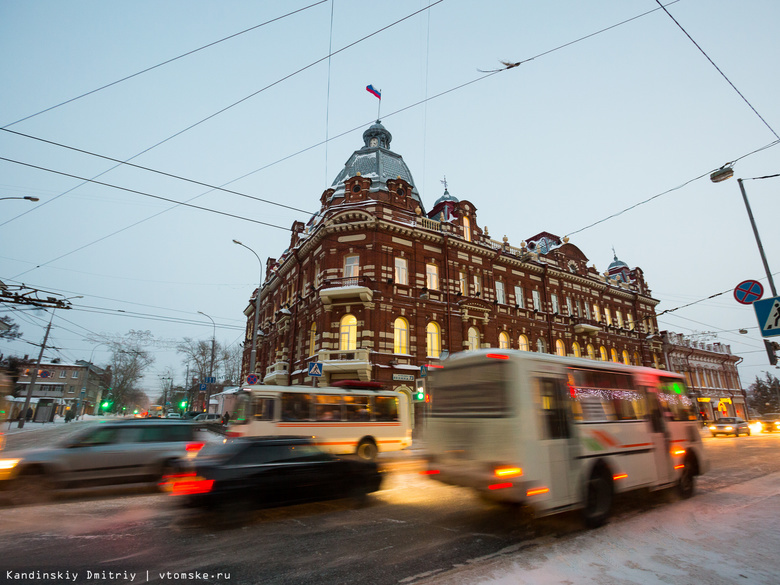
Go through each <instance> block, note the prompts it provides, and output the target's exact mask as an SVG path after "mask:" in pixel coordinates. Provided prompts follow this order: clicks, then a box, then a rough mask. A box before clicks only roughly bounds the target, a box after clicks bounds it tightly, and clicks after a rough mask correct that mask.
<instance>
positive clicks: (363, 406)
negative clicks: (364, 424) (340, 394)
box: [344, 396, 370, 421]
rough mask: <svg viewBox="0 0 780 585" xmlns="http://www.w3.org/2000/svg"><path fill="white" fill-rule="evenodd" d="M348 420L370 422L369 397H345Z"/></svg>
mask: <svg viewBox="0 0 780 585" xmlns="http://www.w3.org/2000/svg"><path fill="white" fill-rule="evenodd" d="M344 406H345V407H346V415H347V420H349V421H367V420H369V412H370V410H369V408H368V396H344Z"/></svg>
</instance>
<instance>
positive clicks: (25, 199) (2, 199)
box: [0, 196, 40, 201]
mask: <svg viewBox="0 0 780 585" xmlns="http://www.w3.org/2000/svg"><path fill="white" fill-rule="evenodd" d="M5 199H23V200H24V201H40V199H38V198H37V197H29V196H26V197H0V201H4V200H5Z"/></svg>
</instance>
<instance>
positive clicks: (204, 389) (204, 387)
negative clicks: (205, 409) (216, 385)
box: [200, 384, 209, 392]
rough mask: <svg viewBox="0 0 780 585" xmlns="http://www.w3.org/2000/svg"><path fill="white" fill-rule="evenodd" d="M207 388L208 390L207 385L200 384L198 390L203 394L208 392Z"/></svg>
mask: <svg viewBox="0 0 780 585" xmlns="http://www.w3.org/2000/svg"><path fill="white" fill-rule="evenodd" d="M208 388H209V386H208V384H201V385H200V389H201V390H203V391H204V392H205V391H206V390H208Z"/></svg>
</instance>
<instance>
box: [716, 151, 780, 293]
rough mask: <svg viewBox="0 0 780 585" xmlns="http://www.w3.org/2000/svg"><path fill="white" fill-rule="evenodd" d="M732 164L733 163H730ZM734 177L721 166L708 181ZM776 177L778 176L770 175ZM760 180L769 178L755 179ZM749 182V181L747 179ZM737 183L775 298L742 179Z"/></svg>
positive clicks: (772, 281) (729, 167) (773, 291)
mask: <svg viewBox="0 0 780 585" xmlns="http://www.w3.org/2000/svg"><path fill="white" fill-rule="evenodd" d="M731 164H733V163H731ZM733 175H734V170H733V169H732V168H731V166H730V165H723V166H722V167H721V168H720V169H718V170H717V171H715V172H713V173H712V174H711V175H710V180H711V181H712V182H713V183H720V182H721V181H725V180H726V179H729V178H731V177H732V176H733ZM772 176H774V177H777V176H778V175H772ZM757 178H761V179H765V178H769V177H757ZM748 180H750V179H748ZM737 183H739V190H740V191H741V192H742V199H743V200H744V202H745V208H746V209H747V213H748V217H749V218H750V225H751V227H752V228H753V235H755V236H756V244H758V252H759V254H761V262H763V263H764V270H765V271H766V278H767V280H768V281H769V288H771V289H772V296H773V297H776V296H777V289H776V288H775V281H774V280H773V279H772V273H771V272H770V271H769V264H767V261H766V256H765V255H764V246H763V245H762V244H761V238H760V237H759V236H758V228H757V227H756V221H755V220H754V219H753V211H752V210H751V209H750V203H749V202H748V198H747V193H745V185H744V184H743V183H742V179H737Z"/></svg>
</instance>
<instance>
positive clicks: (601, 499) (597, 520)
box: [583, 468, 612, 528]
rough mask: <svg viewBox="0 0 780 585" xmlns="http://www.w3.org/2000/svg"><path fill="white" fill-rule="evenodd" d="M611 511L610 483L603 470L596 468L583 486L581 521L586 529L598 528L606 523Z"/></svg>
mask: <svg viewBox="0 0 780 585" xmlns="http://www.w3.org/2000/svg"><path fill="white" fill-rule="evenodd" d="M611 509H612V481H611V478H610V477H609V476H608V475H607V472H606V470H605V469H604V468H597V469H594V470H593V473H592V474H591V476H590V479H589V480H588V483H587V484H586V485H585V509H584V510H583V519H584V520H585V526H587V527H588V528H598V527H599V526H601V525H603V524H604V522H606V521H607V518H608V517H609V512H610V510H611Z"/></svg>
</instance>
